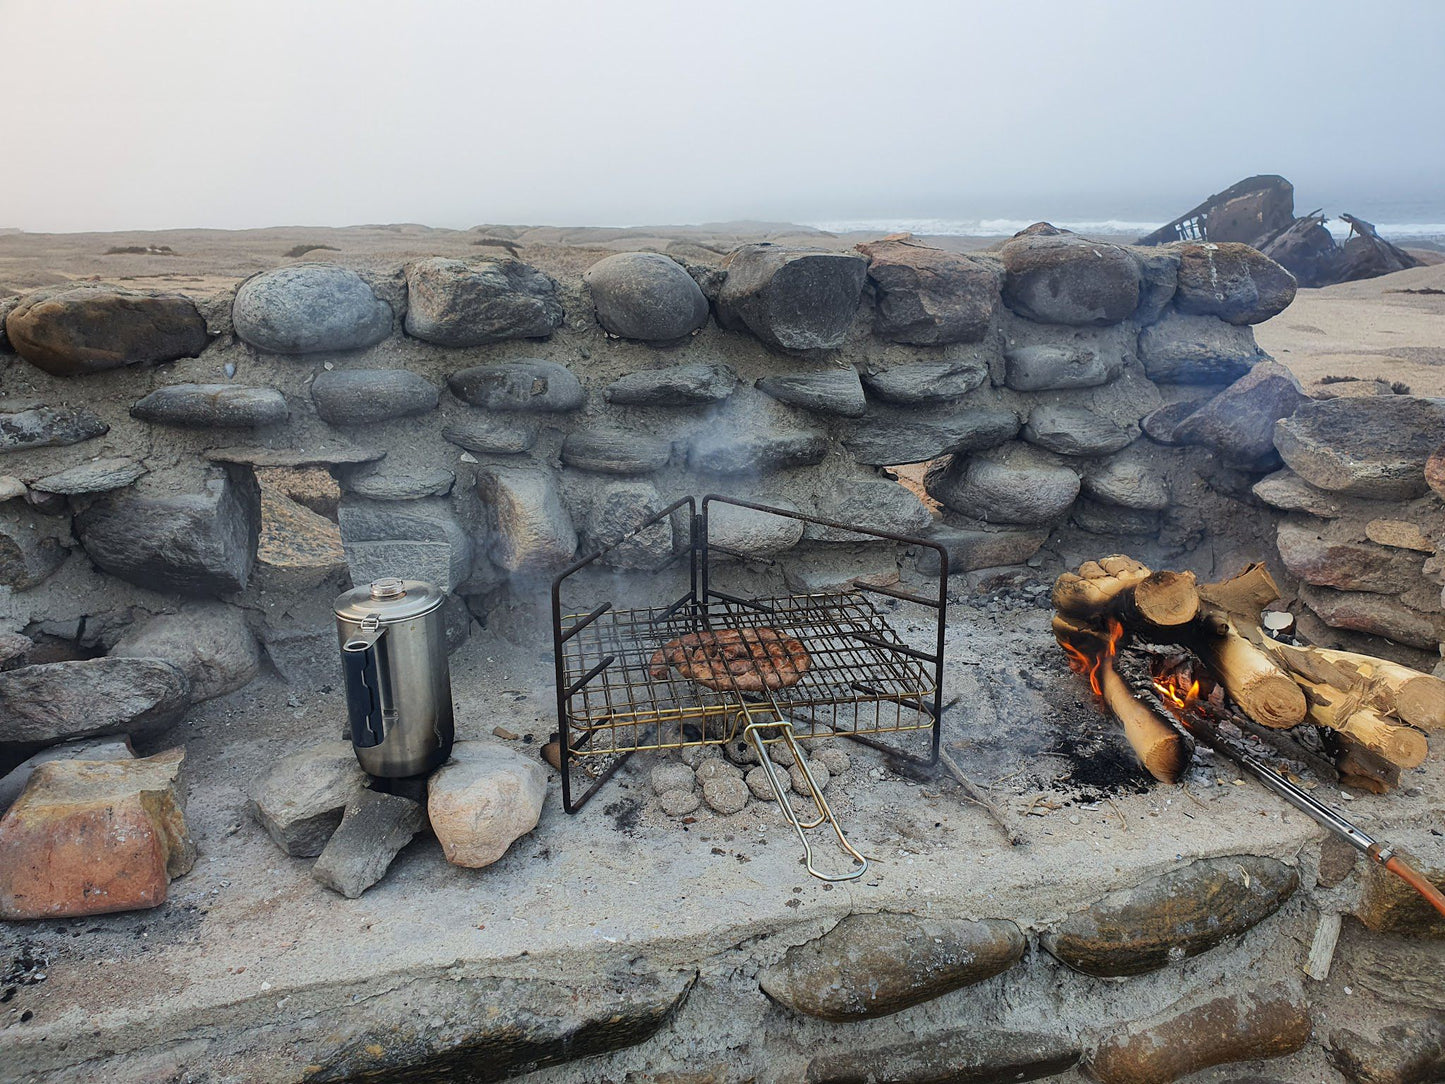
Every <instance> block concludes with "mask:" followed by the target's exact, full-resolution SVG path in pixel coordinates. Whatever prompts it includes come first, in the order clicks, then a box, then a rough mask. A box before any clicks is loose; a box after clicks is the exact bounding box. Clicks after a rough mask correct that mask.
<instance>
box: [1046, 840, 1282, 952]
mask: <svg viewBox="0 0 1445 1084" xmlns="http://www.w3.org/2000/svg"><path fill="white" fill-rule="evenodd" d="M1298 887H1299V874H1298V872H1296V871H1295V870H1294V869H1292V868H1291V867H1289V866H1286V865H1285V864H1284V863H1282V862H1277V861H1275V860H1274V859H1272V858H1260V857H1256V856H1254V855H1239V856H1233V855H1231V856H1228V857H1224V858H1210V859H1201V860H1200V861H1198V862H1193V863H1191V864H1190V865H1188V866H1185V867H1184V868H1183V869H1177V870H1173V871H1171V872H1169V873H1166V874H1164V875H1163V876H1161V877H1156V878H1154V879H1152V880H1149V881H1145V882H1143V883H1142V884H1140V885H1137V886H1135V887H1134V888H1130V889H1125V890H1123V891H1121V892H1115V893H1112V894H1111V895H1108V896H1105V897H1104V898H1103V899H1101V900H1098V901H1096V902H1095V903H1093V904H1090V905H1089V907H1087V908H1086V909H1085V910H1083V911H1080V912H1079V913H1077V914H1074V915H1070V916H1069V917H1068V918H1067V919H1065V920H1064V921H1063V922H1061V923H1059V924H1058V925H1057V926H1056V927H1054V928H1053V929H1052V930H1050V931H1049V932H1047V933H1046V934H1044V935H1043V936H1042V937H1041V938H1040V943H1041V944H1042V945H1043V947H1044V948H1045V949H1047V950H1048V951H1049V952H1050V953H1051V954H1052V955H1054V956H1056V957H1058V958H1059V959H1060V960H1062V961H1063V962H1064V963H1066V964H1068V965H1069V966H1070V967H1072V968H1073V969H1074V970H1076V971H1082V972H1084V974H1086V975H1095V976H1098V977H1114V976H1119V975H1141V974H1143V973H1144V972H1146V971H1155V970H1157V969H1158V968H1161V967H1164V966H1166V965H1167V964H1168V963H1169V962H1170V961H1171V960H1173V959H1184V958H1187V957H1190V956H1197V955H1199V954H1200V953H1201V952H1205V951H1207V950H1208V949H1211V948H1213V947H1214V946H1215V945H1217V944H1219V943H1220V942H1221V941H1223V940H1224V939H1225V938H1228V937H1235V936H1238V935H1239V934H1242V933H1243V932H1244V931H1245V930H1248V929H1249V928H1250V927H1252V926H1255V925H1257V924H1258V923H1260V922H1262V921H1264V919H1266V918H1268V917H1269V916H1270V915H1272V914H1274V913H1275V911H1277V910H1279V908H1280V907H1281V906H1282V905H1283V904H1284V902H1285V900H1287V899H1289V897H1290V896H1291V895H1292V894H1293V893H1294V891H1295V889H1296V888H1298Z"/></svg>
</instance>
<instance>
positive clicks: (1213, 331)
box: [1139, 309, 1268, 384]
mask: <svg viewBox="0 0 1445 1084" xmlns="http://www.w3.org/2000/svg"><path fill="white" fill-rule="evenodd" d="M1267 359H1268V355H1267V354H1265V353H1264V351H1262V350H1261V349H1260V348H1259V347H1258V346H1257V345H1255V342H1254V332H1253V331H1252V330H1250V329H1249V328H1248V327H1236V326H1235V325H1233V324H1227V323H1225V322H1224V321H1223V320H1220V319H1219V318H1218V317H1215V316H1194V315H1187V314H1185V313H1181V312H1178V311H1176V310H1174V309H1170V310H1169V311H1168V312H1166V313H1165V314H1164V316H1163V317H1161V318H1160V320H1159V322H1158V323H1155V324H1150V325H1149V326H1148V327H1146V328H1145V329H1144V330H1143V331H1141V332H1140V333H1139V360H1140V361H1141V362H1143V364H1144V373H1145V375H1146V376H1148V377H1149V379H1150V380H1152V381H1154V382H1155V383H1156V384H1228V383H1230V382H1232V381H1235V380H1238V379H1239V378H1240V377H1242V376H1244V375H1245V374H1246V373H1248V372H1249V370H1250V369H1252V368H1254V366H1255V364H1256V363H1257V362H1260V361H1264V360H1267Z"/></svg>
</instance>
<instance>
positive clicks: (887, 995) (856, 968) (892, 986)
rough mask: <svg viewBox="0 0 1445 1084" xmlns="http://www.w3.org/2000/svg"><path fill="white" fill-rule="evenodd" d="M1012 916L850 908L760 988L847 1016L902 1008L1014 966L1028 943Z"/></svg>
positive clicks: (793, 1004) (769, 972)
mask: <svg viewBox="0 0 1445 1084" xmlns="http://www.w3.org/2000/svg"><path fill="white" fill-rule="evenodd" d="M1027 944H1028V942H1027V939H1026V938H1025V937H1024V935H1023V933H1022V932H1021V931H1020V930H1019V928H1018V927H1017V926H1016V925H1014V923H1012V922H1009V921H1006V920H1002V919H985V920H983V921H979V922H970V921H966V920H961V919H927V918H920V917H918V916H916V915H895V914H888V913H886V912H883V913H875V914H852V915H848V916H847V917H846V918H844V919H843V920H842V921H841V922H839V923H838V924H837V925H836V926H834V927H833V928H832V929H831V930H829V931H828V932H827V933H825V934H823V935H822V936H821V937H819V938H817V939H815V940H813V941H809V942H807V943H805V944H802V945H796V946H794V947H793V948H790V949H789V950H788V951H787V952H786V953H785V954H784V956H783V958H782V959H781V960H779V961H778V962H777V963H775V964H773V965H772V966H771V967H768V968H767V969H765V970H764V971H763V972H762V974H760V975H759V976H758V985H759V986H761V987H762V990H763V993H765V994H767V995H768V997H770V998H772V999H773V1000H774V1001H776V1002H778V1003H779V1004H781V1005H783V1006H784V1007H786V1008H788V1009H791V1010H792V1011H794V1012H797V1013H802V1014H804V1015H806V1016H813V1017H817V1018H818V1019H820V1020H832V1021H836V1022H839V1023H845V1022H848V1021H854V1020H864V1019H869V1018H872V1017H877V1016H887V1015H890V1014H891V1013H896V1012H900V1011H902V1010H903V1009H906V1008H908V1007H909V1006H912V1005H917V1004H919V1003H921V1002H924V1001H930V1000H932V999H933V998H936V997H940V996H941V995H943V994H946V993H948V992H949V991H951V990H957V989H959V988H961V987H964V986H971V985H973V984H974V983H978V982H982V981H983V980H984V979H988V978H992V977H993V976H994V975H997V974H999V973H1001V972H1003V971H1006V970H1008V968H1010V967H1012V966H1013V965H1014V964H1015V963H1016V962H1017V961H1018V960H1019V958H1020V957H1021V956H1023V953H1024V949H1025V948H1026V947H1027Z"/></svg>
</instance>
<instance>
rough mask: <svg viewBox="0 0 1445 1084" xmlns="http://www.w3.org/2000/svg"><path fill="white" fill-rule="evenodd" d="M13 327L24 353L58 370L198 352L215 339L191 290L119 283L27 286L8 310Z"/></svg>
mask: <svg viewBox="0 0 1445 1084" xmlns="http://www.w3.org/2000/svg"><path fill="white" fill-rule="evenodd" d="M5 333H6V336H7V337H8V338H9V340H10V346H11V348H12V349H13V350H14V351H15V352H16V353H18V354H19V355H20V356H21V357H22V358H24V359H25V360H26V361H28V362H30V364H32V365H34V366H36V367H37V368H40V369H44V370H45V371H46V372H47V373H50V374H51V375H52V376H81V375H83V374H85V373H99V372H104V371H105V370H107V369H118V368H121V367H122V366H125V365H135V364H137V363H140V362H148V363H152V364H154V363H159V362H163V361H175V360H176V359H177V358H193V357H195V356H196V355H197V354H199V353H200V352H201V351H202V350H204V349H205V348H206V343H208V342H209V341H210V336H209V335H208V334H207V333H206V322H205V320H203V319H202V318H201V314H200V313H199V312H197V311H196V306H195V304H194V303H193V302H192V301H191V299H190V298H188V297H182V296H181V295H180V294H144V293H138V292H136V291H134V290H126V289H122V288H120V287H118V286H74V287H58V288H54V289H48V290H37V291H35V292H34V293H32V294H27V295H26V296H25V297H23V298H21V299H20V302H19V304H17V305H15V307H14V308H12V309H11V310H10V314H9V315H8V316H6V318H5Z"/></svg>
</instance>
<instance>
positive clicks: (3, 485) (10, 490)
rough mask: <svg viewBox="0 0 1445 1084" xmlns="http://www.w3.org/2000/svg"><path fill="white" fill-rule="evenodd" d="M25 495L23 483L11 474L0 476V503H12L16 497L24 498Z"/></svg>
mask: <svg viewBox="0 0 1445 1084" xmlns="http://www.w3.org/2000/svg"><path fill="white" fill-rule="evenodd" d="M25 493H26V487H25V483H24V482H22V481H21V480H20V479H19V478H16V477H15V475H13V474H0V502H4V501H13V500H14V499H15V498H16V497H24V496H25Z"/></svg>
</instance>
